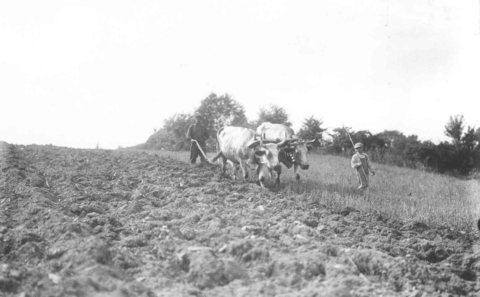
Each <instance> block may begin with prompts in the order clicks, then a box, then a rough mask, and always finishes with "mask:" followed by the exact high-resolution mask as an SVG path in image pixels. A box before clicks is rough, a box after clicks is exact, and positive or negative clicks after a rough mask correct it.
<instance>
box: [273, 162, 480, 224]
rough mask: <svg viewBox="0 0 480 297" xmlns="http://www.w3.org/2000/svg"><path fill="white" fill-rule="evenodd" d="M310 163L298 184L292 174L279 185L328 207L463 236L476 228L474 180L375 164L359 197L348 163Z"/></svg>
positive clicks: (479, 207)
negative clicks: (460, 232) (449, 230)
mask: <svg viewBox="0 0 480 297" xmlns="http://www.w3.org/2000/svg"><path fill="white" fill-rule="evenodd" d="M308 158H309V163H310V168H309V169H308V170H306V171H301V175H302V182H301V183H296V182H295V181H294V179H293V178H294V177H293V170H289V171H288V172H285V173H286V174H285V175H284V177H283V178H282V180H283V182H286V183H288V188H289V189H290V190H291V191H294V192H295V193H297V194H305V195H309V196H312V197H316V198H317V199H318V202H319V203H321V204H324V205H326V206H328V207H331V208H335V209H341V208H344V207H346V206H352V207H354V208H356V209H359V210H362V211H365V212H377V213H380V214H385V215H387V216H388V217H391V218H395V219H397V220H400V221H403V222H408V221H412V220H414V221H419V222H423V223H426V224H428V225H430V226H432V227H433V226H437V227H451V228H454V229H458V230H464V231H470V230H472V229H473V228H474V223H475V222H476V220H477V218H478V215H479V214H480V203H479V202H480V197H479V195H480V194H479V193H480V185H479V183H478V181H475V180H471V181H465V180H459V179H455V178H453V177H449V176H444V175H439V174H432V173H428V172H423V171H419V170H413V169H406V168H399V167H392V166H387V165H381V164H374V166H375V168H376V173H377V175H375V176H372V175H370V188H369V190H368V191H366V192H362V191H361V190H357V186H358V182H357V177H356V173H355V171H354V170H353V169H352V168H351V167H350V160H349V159H346V158H342V157H335V156H323V155H309V156H308ZM284 171H286V170H284Z"/></svg>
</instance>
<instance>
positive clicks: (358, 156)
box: [351, 153, 374, 171]
mask: <svg viewBox="0 0 480 297" xmlns="http://www.w3.org/2000/svg"><path fill="white" fill-rule="evenodd" d="M364 158H367V166H368V168H370V170H372V171H373V170H374V169H373V165H372V163H371V162H370V159H369V158H368V156H367V154H365V153H362V154H360V153H356V154H355V155H353V156H352V162H351V165H352V168H354V169H356V168H357V167H358V166H362V160H361V159H364Z"/></svg>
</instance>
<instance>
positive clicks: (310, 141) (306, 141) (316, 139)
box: [305, 137, 322, 146]
mask: <svg viewBox="0 0 480 297" xmlns="http://www.w3.org/2000/svg"><path fill="white" fill-rule="evenodd" d="M305 143H306V144H314V143H319V144H320V145H319V146H321V145H322V142H321V141H320V140H319V139H318V137H315V139H313V140H305Z"/></svg>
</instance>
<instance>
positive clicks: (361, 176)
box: [357, 167, 368, 190]
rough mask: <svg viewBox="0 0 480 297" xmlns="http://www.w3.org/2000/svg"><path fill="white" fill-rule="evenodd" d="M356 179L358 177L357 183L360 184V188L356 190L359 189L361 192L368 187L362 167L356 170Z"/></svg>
mask: <svg viewBox="0 0 480 297" xmlns="http://www.w3.org/2000/svg"><path fill="white" fill-rule="evenodd" d="M357 177H358V181H359V183H360V186H359V187H358V188H359V189H361V190H364V189H366V188H367V187H368V182H367V179H366V177H365V174H364V173H363V170H362V167H358V168H357Z"/></svg>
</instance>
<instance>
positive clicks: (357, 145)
mask: <svg viewBox="0 0 480 297" xmlns="http://www.w3.org/2000/svg"><path fill="white" fill-rule="evenodd" d="M359 147H363V143H361V142H357V143H355V146H354V148H359Z"/></svg>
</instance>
